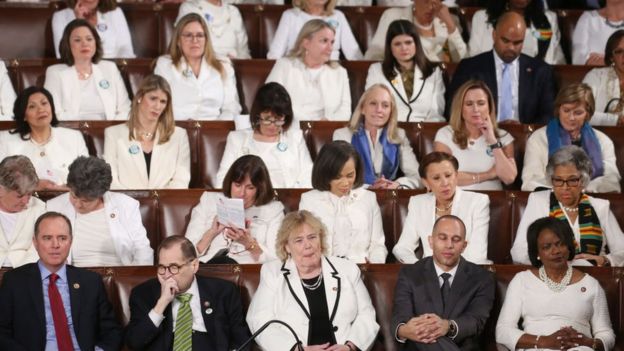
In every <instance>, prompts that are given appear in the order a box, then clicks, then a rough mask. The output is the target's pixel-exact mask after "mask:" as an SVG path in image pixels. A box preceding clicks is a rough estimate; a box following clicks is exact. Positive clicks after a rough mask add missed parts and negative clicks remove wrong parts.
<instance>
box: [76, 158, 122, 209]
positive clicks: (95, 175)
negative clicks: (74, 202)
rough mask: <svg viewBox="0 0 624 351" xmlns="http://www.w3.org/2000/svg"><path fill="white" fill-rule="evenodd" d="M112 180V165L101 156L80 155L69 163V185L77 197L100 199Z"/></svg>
mask: <svg viewBox="0 0 624 351" xmlns="http://www.w3.org/2000/svg"><path fill="white" fill-rule="evenodd" d="M112 182H113V176H112V174H111V167H110V165H109V164H108V163H106V161H104V160H102V159H101V158H97V157H94V156H89V157H85V156H79V157H78V158H76V159H75V160H74V162H72V163H71V165H69V174H68V175H67V186H68V187H69V189H71V191H72V192H73V193H74V195H75V196H77V197H81V198H86V199H90V200H93V199H99V198H100V197H102V196H103V195H104V193H105V192H107V191H108V190H110V186H111V183H112Z"/></svg>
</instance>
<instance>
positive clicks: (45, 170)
mask: <svg viewBox="0 0 624 351" xmlns="http://www.w3.org/2000/svg"><path fill="white" fill-rule="evenodd" d="M14 111H15V117H14V118H15V125H16V127H15V129H13V130H10V131H8V130H7V131H2V132H0V160H1V159H3V158H5V157H7V156H11V155H24V156H27V157H28V158H29V159H30V161H31V162H32V163H33V165H34V166H35V169H36V171H37V176H38V177H39V184H38V186H37V190H46V189H47V190H64V189H66V187H65V186H64V184H65V183H66V181H67V173H68V172H69V165H70V164H71V163H72V162H73V161H74V159H75V158H76V157H78V156H87V155H89V152H88V151H87V146H86V144H85V141H84V138H83V136H82V133H80V132H79V131H77V130H72V129H69V128H63V127H58V120H57V119H56V114H55V112H54V100H53V99H52V95H51V94H50V92H48V91H47V90H46V89H45V88H39V87H34V86H33V87H30V88H26V89H25V90H23V91H22V92H21V93H20V95H19V96H18V98H17V100H15V108H14Z"/></svg>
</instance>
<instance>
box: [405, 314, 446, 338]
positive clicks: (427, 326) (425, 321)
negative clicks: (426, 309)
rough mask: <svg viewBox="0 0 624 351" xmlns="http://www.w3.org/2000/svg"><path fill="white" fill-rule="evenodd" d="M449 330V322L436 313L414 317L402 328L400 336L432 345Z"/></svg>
mask: <svg viewBox="0 0 624 351" xmlns="http://www.w3.org/2000/svg"><path fill="white" fill-rule="evenodd" d="M448 330H449V321H448V320H446V319H442V318H440V317H439V316H438V315H436V314H434V313H425V314H421V315H420V316H418V317H412V318H411V319H410V320H409V321H407V323H405V324H403V325H402V326H400V327H399V330H398V336H399V338H401V339H409V340H411V341H415V342H420V343H423V344H432V343H434V342H436V341H437V340H438V338H439V337H441V336H444V335H446V334H447V333H448Z"/></svg>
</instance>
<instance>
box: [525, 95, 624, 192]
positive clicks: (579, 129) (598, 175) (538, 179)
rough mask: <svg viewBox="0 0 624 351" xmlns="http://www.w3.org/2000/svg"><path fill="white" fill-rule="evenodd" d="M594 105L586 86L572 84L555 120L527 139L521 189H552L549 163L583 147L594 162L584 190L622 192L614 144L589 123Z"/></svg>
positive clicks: (558, 105) (559, 98)
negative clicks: (560, 154) (564, 150)
mask: <svg viewBox="0 0 624 351" xmlns="http://www.w3.org/2000/svg"><path fill="white" fill-rule="evenodd" d="M594 109H595V104H594V96H593V94H592V91H591V88H590V87H589V86H588V85H587V84H578V83H575V84H570V85H568V86H567V87H565V88H563V89H561V91H559V94H558V95H557V98H556V99H555V117H556V118H553V119H551V120H550V122H548V125H546V126H545V127H542V128H540V129H538V130H536V131H535V132H534V133H533V134H532V135H531V136H530V137H529V140H527V143H526V149H525V152H524V167H523V168H522V190H524V191H533V190H535V189H538V188H550V187H551V182H550V178H549V177H547V175H546V163H547V161H548V158H549V157H551V156H552V155H553V154H554V153H555V152H556V151H557V150H559V149H560V148H561V147H563V146H566V145H576V146H579V147H581V148H582V149H583V150H584V151H585V153H587V155H588V156H589V159H590V160H591V165H592V170H593V172H591V173H590V176H591V178H590V181H589V182H588V183H587V184H585V190H587V191H588V192H592V193H608V192H618V193H619V192H620V172H619V171H618V168H617V165H616V159H615V150H614V147H613V141H611V139H609V137H607V136H606V135H605V134H604V133H602V132H601V131H598V130H596V129H594V128H592V127H591V126H590V124H589V120H590V118H591V116H592V115H593V114H594Z"/></svg>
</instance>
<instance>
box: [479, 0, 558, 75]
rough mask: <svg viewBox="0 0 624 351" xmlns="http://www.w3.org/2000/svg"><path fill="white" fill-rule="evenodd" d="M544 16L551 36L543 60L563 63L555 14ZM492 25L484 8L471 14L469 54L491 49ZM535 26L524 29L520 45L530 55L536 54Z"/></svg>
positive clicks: (552, 63) (555, 63)
mask: <svg viewBox="0 0 624 351" xmlns="http://www.w3.org/2000/svg"><path fill="white" fill-rule="evenodd" d="M545 15H546V18H547V19H548V22H549V23H550V28H551V30H552V37H551V38H550V45H548V50H546V55H545V56H544V62H546V63H548V64H550V65H558V64H565V63H566V62H565V56H564V55H563V50H561V45H560V41H561V32H560V31H559V24H558V22H557V14H556V13H554V12H552V11H546V12H545ZM492 30H493V28H492V25H491V24H490V23H488V16H487V12H486V11H485V10H479V11H477V12H475V14H474V16H472V27H471V30H470V42H468V47H469V48H470V54H469V56H476V55H478V54H480V53H483V52H486V51H490V50H492V47H494V40H493V39H492ZM535 32H536V30H535V28H534V27H533V26H532V25H531V27H529V28H527V29H526V34H525V35H524V44H523V45H522V53H523V54H526V55H529V56H531V57H535V56H537V53H538V50H539V47H538V41H537V38H536V37H535Z"/></svg>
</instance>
